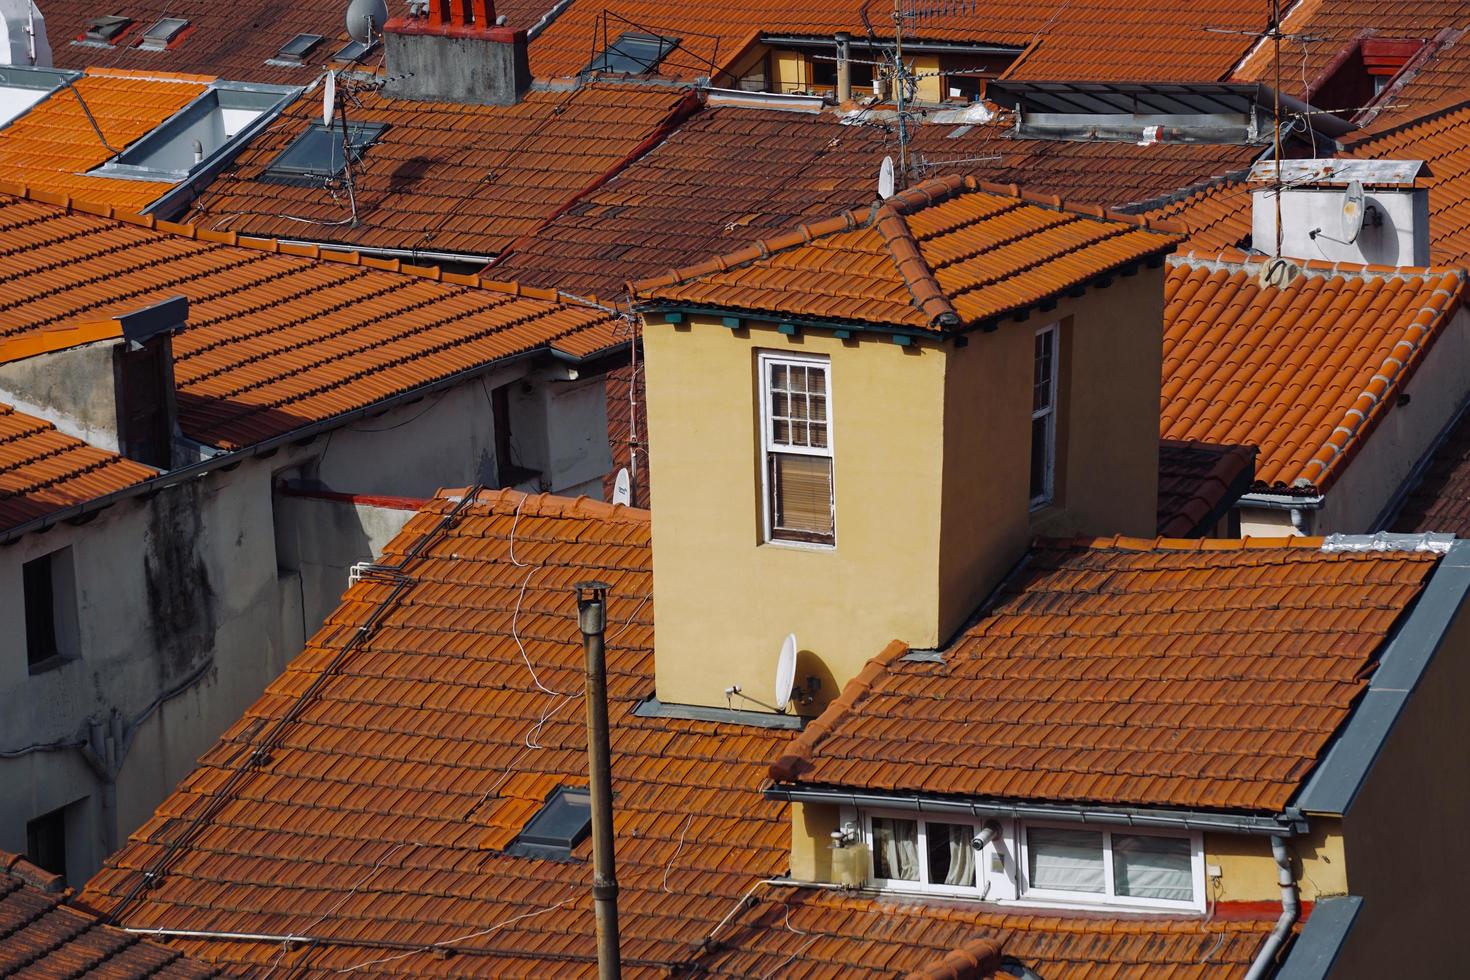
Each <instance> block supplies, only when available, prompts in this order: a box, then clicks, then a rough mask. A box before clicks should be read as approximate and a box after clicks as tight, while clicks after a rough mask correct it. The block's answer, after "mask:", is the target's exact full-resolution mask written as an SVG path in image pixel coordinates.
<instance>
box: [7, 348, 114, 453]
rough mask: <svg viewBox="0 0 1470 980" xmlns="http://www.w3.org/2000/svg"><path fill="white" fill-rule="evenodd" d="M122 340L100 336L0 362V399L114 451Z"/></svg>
mask: <svg viewBox="0 0 1470 980" xmlns="http://www.w3.org/2000/svg"><path fill="white" fill-rule="evenodd" d="M122 344H123V341H122V340H120V339H119V340H103V341H98V342H97V343H93V344H86V345H84V346H81V347H73V348H71V349H69V350H62V351H55V352H53V353H49V354H46V355H44V356H40V357H29V358H26V359H25V360H22V361H12V362H10V363H8V364H0V401H3V402H6V403H7V404H9V405H11V406H13V407H14V408H16V409H17V410H19V411H22V412H25V413H27V414H28V415H35V416H38V417H40V418H44V419H46V420H47V421H49V422H51V424H52V425H54V426H56V428H58V429H60V430H61V431H62V432H65V433H66V434H67V435H70V436H75V437H76V438H78V439H81V440H82V441H83V442H88V443H91V444H92V445H94V446H96V447H98V448H99V449H107V450H110V451H112V452H118V451H119V450H118V441H117V428H118V425H117V377H116V374H115V373H114V369H113V360H114V356H115V352H116V350H117V349H118V348H119V347H121V346H122Z"/></svg>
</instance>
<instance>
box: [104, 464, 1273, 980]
mask: <svg viewBox="0 0 1470 980" xmlns="http://www.w3.org/2000/svg"><path fill="white" fill-rule="evenodd" d="M454 496H458V495H452V496H450V497H445V498H441V499H439V500H436V501H434V502H433V503H432V504H431V505H430V506H429V507H428V508H426V509H425V510H424V511H423V512H421V513H420V514H418V515H417V516H415V517H414V518H413V519H412V520H411V521H410V522H409V524H408V525H407V526H406V527H405V528H404V531H403V533H402V534H400V535H399V537H398V538H396V539H395V540H394V541H393V542H392V543H391V544H390V545H389V547H388V548H387V550H386V553H385V555H384V556H383V559H382V561H383V562H386V563H391V564H400V563H401V566H402V572H403V575H404V577H402V578H400V577H398V576H397V575H394V574H391V573H388V572H379V573H376V574H370V575H368V576H366V577H365V578H364V579H363V580H362V581H360V582H358V583H356V584H354V585H353V586H351V587H350V588H349V590H348V592H347V593H346V595H345V597H344V601H343V604H342V606H341V607H340V608H338V610H337V611H336V612H335V613H333V614H332V615H331V616H330V617H329V618H328V620H327V622H326V624H325V625H324V626H323V627H322V629H321V630H320V631H319V632H318V633H317V635H316V636H315V637H314V638H313V639H312V641H311V642H310V644H309V645H308V646H307V648H306V650H305V651H304V652H303V653H302V654H301V655H299V656H298V657H296V658H295V659H294V660H293V661H292V663H291V664H290V666H289V667H288V668H287V670H286V672H285V673H284V674H283V675H282V676H281V677H280V678H278V679H277V680H276V681H275V682H274V683H272V684H271V685H270V687H269V688H268V689H267V690H266V692H265V694H264V695H263V696H262V697H261V698H260V699H259V700H258V701H257V702H256V703H255V704H254V705H253V706H252V707H251V708H250V709H249V710H248V711H247V712H246V714H245V716H244V717H243V718H242V719H241V720H240V721H239V722H238V723H237V724H235V725H234V726H232V727H231V728H230V729H229V730H228V731H227V732H226V733H225V734H224V735H223V736H222V738H221V740H220V741H219V743H218V744H217V745H216V746H215V747H214V748H213V749H212V750H210V751H209V752H208V753H206V754H205V755H204V757H203V758H202V759H201V761H200V765H199V768H198V769H196V770H195V772H194V773H193V774H192V775H190V776H189V777H187V778H186V779H184V780H183V781H182V782H181V783H180V784H179V786H178V788H177V790H176V791H175V793H174V794H173V795H172V796H171V797H169V799H168V800H166V801H165V802H164V803H163V805H162V806H160V807H159V809H158V811H157V813H156V814H155V815H154V816H153V818H152V819H151V820H149V821H148V822H147V823H145V824H144V825H143V826H142V827H141V828H140V829H139V830H138V831H137V832H136V833H135V834H134V835H133V838H132V840H131V841H130V843H129V844H128V845H127V846H125V847H124V848H123V849H122V850H121V851H119V852H118V853H117V854H116V855H114V856H113V857H112V858H111V859H109V861H108V863H107V865H106V867H104V869H103V870H102V871H101V872H100V873H99V874H98V875H97V876H96V877H95V878H93V880H92V881H91V882H90V883H89V885H88V887H87V892H86V895H85V897H86V899H87V901H88V902H89V903H92V905H93V906H94V907H96V908H98V909H99V910H101V911H102V912H104V913H110V914H113V915H116V916H118V917H119V918H120V920H121V921H122V922H123V923H125V924H127V925H129V926H133V927H152V928H171V929H192V930H215V931H230V932H250V933H274V934H293V935H304V936H311V937H314V938H315V939H316V940H317V941H315V942H312V943H308V944H302V945H299V946H295V947H291V948H283V947H282V945H281V943H279V942H236V941H231V940H228V939H219V940H202V939H201V940H195V939H188V938H179V939H176V940H174V941H173V942H172V945H173V946H174V948H177V949H179V950H182V951H186V952H189V953H191V954H195V955H198V956H200V957H203V958H206V959H208V960H210V961H212V962H216V963H219V964H222V965H229V966H231V967H232V968H238V969H240V970H242V971H245V970H255V971H266V970H270V969H285V970H290V971H291V975H292V976H299V977H324V976H327V975H329V974H331V973H333V971H337V970H352V971H353V972H354V973H356V974H359V975H365V976H451V975H452V976H467V975H486V976H490V975H493V976H533V975H546V974H548V973H556V974H559V975H563V974H569V975H586V974H589V973H590V972H592V971H593V970H594V962H595V949H596V946H595V939H594V929H593V912H592V907H591V901H590V894H589V890H588V887H587V882H588V877H587V876H588V863H587V862H588V858H589V853H590V847H591V842H590V841H586V842H584V843H583V844H581V845H579V846H578V847H577V848H576V849H575V850H574V852H573V858H574V859H573V861H571V862H557V861H546V860H537V859H530V858H522V857H515V856H511V855H508V854H506V853H504V851H503V849H502V848H503V846H504V844H505V842H506V841H507V840H508V839H509V835H511V834H512V833H513V832H514V831H515V830H516V829H517V827H518V826H519V825H520V824H521V822H522V821H524V819H525V817H526V816H527V815H528V814H529V813H531V812H533V811H534V810H535V809H536V808H537V807H539V806H540V804H541V802H542V801H543V800H544V798H545V796H546V793H547V791H548V789H549V788H551V787H554V786H559V785H578V784H581V783H582V782H583V781H584V780H585V759H586V751H585V735H584V733H585V728H584V725H583V721H582V718H581V714H582V712H581V707H580V705H579V704H578V698H579V692H580V690H581V683H582V661H583V654H582V648H581V638H580V633H579V631H578V629H577V625H576V617H575V608H574V603H573V599H572V596H571V594H570V591H569V589H570V587H571V585H572V584H573V583H575V582H576V581H577V580H579V579H583V578H587V577H594V576H595V577H597V578H601V579H603V580H605V581H608V582H609V583H611V585H612V591H611V594H610V608H609V630H608V644H607V649H608V667H609V671H608V692H609V702H610V705H609V707H610V711H609V717H610V723H611V743H612V759H613V780H614V791H615V793H616V794H617V797H618V808H617V814H618V816H617V856H618V877H619V885H620V889H621V890H620V895H619V905H620V908H619V913H620V918H621V926H622V952H623V956H624V963H623V969H624V973H625V975H627V976H636V977H645V976H647V977H651V976H656V975H657V976H663V975H667V972H668V968H669V967H675V968H678V969H688V970H690V971H692V972H707V973H710V974H713V975H717V976H735V975H740V976H751V975H766V974H772V975H780V974H783V973H787V974H789V973H800V972H804V971H805V972H816V971H824V972H826V973H828V974H833V975H835V974H837V973H841V975H843V976H853V977H873V978H876V977H880V976H888V977H891V976H893V975H894V974H896V973H902V972H905V971H908V970H916V969H921V968H923V967H925V966H927V965H928V964H930V963H931V962H932V961H934V960H935V959H936V958H942V957H943V956H944V955H945V954H947V953H948V952H950V951H951V950H955V949H958V948H962V947H964V946H966V945H967V944H969V943H971V942H974V941H979V940H992V941H994V942H996V943H998V944H1001V945H1002V946H1003V947H1004V949H1005V951H1006V953H1008V954H1013V955H1017V956H1019V957H1021V958H1022V959H1023V960H1024V961H1025V962H1027V963H1029V964H1031V965H1034V966H1035V968H1036V969H1038V970H1040V971H1041V972H1042V974H1043V975H1044V976H1047V977H1048V980H1076V978H1080V977H1083V976H1087V975H1089V974H1088V973H1087V971H1088V969H1090V968H1091V969H1097V968H1103V967H1106V968H1108V969H1111V970H1113V971H1114V972H1115V974H1116V975H1120V976H1122V975H1127V976H1139V977H1141V976H1144V975H1146V974H1145V972H1141V971H1146V970H1148V969H1159V968H1162V967H1164V966H1166V965H1168V966H1174V965H1177V966H1178V967H1179V968H1180V969H1181V970H1185V971H1186V972H1184V973H1181V974H1180V975H1182V976H1198V975H1203V974H1202V973H1199V972H1187V971H1190V970H1196V971H1197V970H1198V969H1199V968H1198V964H1200V963H1201V962H1202V961H1203V960H1205V959H1206V958H1207V957H1208V958H1211V962H1212V963H1218V964H1229V965H1236V966H1238V965H1239V964H1243V963H1244V962H1246V961H1247V960H1249V959H1250V957H1251V956H1252V955H1253V954H1254V952H1255V950H1256V949H1258V948H1259V946H1260V943H1261V941H1262V939H1263V938H1264V936H1265V935H1266V934H1267V932H1269V930H1270V927H1271V922H1272V920H1273V919H1274V918H1275V913H1274V912H1268V913H1266V914H1261V915H1253V916H1251V917H1250V919H1249V921H1243V922H1234V921H1232V922H1227V921H1224V919H1225V917H1224V916H1221V917H1219V919H1218V920H1217V921H1215V922H1213V923H1211V924H1210V925H1209V926H1208V927H1206V928H1201V924H1200V922H1199V921H1198V920H1197V919H1181V918H1178V917H1154V916H1142V917H1135V916H1127V917H1121V918H1120V917H1116V916H1112V917H1110V916H1107V915H1099V914H1096V913H1092V914H1088V913H1065V912H1060V913H1046V914H1040V913H1038V912H1037V911H1036V910H1034V909H1020V908H1017V909H1013V910H1006V911H1004V912H1001V911H999V910H997V908H996V907H995V906H987V905H982V904H978V903H977V904H958V903H951V902H940V903H922V902H909V901H885V900H881V899H868V898H861V897H849V896H838V895H832V894H830V893H826V892H821V891H816V890H812V889H790V890H788V889H774V888H772V887H770V886H761V887H755V886H756V883H757V882H758V881H760V880H761V879H765V878H769V877H771V876H773V875H777V874H781V873H783V872H784V871H785V870H786V868H787V861H788V856H789V847H790V834H791V827H790V815H789V812H788V809H787V807H786V806H785V804H782V803H779V802H777V801H773V800H767V799H765V798H764V797H763V796H762V795H761V793H760V789H761V787H762V786H763V784H764V782H765V777H766V774H765V769H766V767H765V762H764V760H767V759H769V758H772V757H773V756H774V754H775V752H776V751H777V749H778V748H779V746H781V745H782V744H784V743H785V742H786V741H787V740H788V739H789V737H790V734H789V732H782V731H779V730H774V729H767V728H757V727H747V726H739V725H731V724H721V723H713V722H704V721H687V720H679V719H672V718H643V717H639V716H638V715H636V714H634V712H633V709H634V707H635V705H636V704H637V703H638V702H639V701H640V700H641V699H643V698H645V697H647V696H648V695H649V694H651V693H652V691H653V659H652V658H653V650H652V642H653V618H652V614H653V607H652V605H651V604H650V603H649V602H648V596H649V593H650V589H651V587H652V574H651V560H652V559H651V546H650V537H649V524H648V515H647V513H646V512H643V511H632V510H628V509H626V508H621V507H612V506H609V505H606V504H600V503H595V502H591V501H587V500H577V501H571V500H565V499H558V498H555V497H538V496H525V495H522V494H518V493H515V492H513V491H498V492H490V493H482V494H480V495H479V496H478V498H476V499H475V500H474V501H472V502H471V503H469V504H468V505H467V506H465V507H464V508H463V509H460V510H457V511H456V510H455V508H454V499H453V497H454ZM548 692H549V693H548ZM557 692H566V693H557ZM246 759H252V760H255V762H253V763H252V764H250V765H245V766H242V760H246ZM167 842H177V846H168V844H167ZM145 870H146V871H151V872H156V875H155V877H154V878H153V879H151V880H152V885H151V886H150V887H148V888H146V889H140V888H139V886H140V885H141V883H142V881H143V873H144V871H145ZM762 888H764V890H762ZM753 889H754V890H753ZM745 897H749V898H751V899H752V901H751V902H750V903H748V904H747V903H745V902H743V901H742V899H743V898H745ZM732 911H733V912H734V914H733V915H731V917H730V920H729V922H727V923H726V924H725V926H724V927H723V928H721V930H720V931H719V934H718V935H717V936H716V937H715V938H716V941H715V942H711V943H706V942H705V940H706V938H707V937H709V936H710V935H711V933H712V932H714V931H715V929H716V927H717V926H718V925H719V924H720V923H721V920H723V919H725V917H726V916H727V914H729V913H732ZM814 936H815V937H817V938H815V939H813V938H812V937H814ZM432 943H440V944H443V946H442V947H441V949H440V950H438V951H436V950H433V949H426V948H425V947H426V946H428V945H429V944H432ZM449 953H452V955H448V956H447V957H446V955H445V954H449ZM793 964H800V969H798V968H797V967H794V966H793ZM1140 965H1141V966H1140ZM1091 975H1093V976H1096V975H1097V974H1096V973H1094V974H1091ZM1155 975H1157V974H1155Z"/></svg>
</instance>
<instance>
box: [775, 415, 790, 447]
mask: <svg viewBox="0 0 1470 980" xmlns="http://www.w3.org/2000/svg"><path fill="white" fill-rule="evenodd" d="M771 441H772V442H775V443H779V444H780V445H783V446H789V445H791V423H790V422H783V421H781V420H780V419H776V420H775V421H773V422H772V423H771Z"/></svg>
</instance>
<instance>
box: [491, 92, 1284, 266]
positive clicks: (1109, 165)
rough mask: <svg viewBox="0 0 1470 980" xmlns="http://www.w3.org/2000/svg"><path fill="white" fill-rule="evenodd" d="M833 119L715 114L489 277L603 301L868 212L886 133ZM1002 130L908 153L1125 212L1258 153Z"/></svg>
mask: <svg viewBox="0 0 1470 980" xmlns="http://www.w3.org/2000/svg"><path fill="white" fill-rule="evenodd" d="M843 118H844V117H842V116H841V115H839V114H838V113H835V112H821V113H799V112H791V111H773V110H771V109H750V108H744V107H739V106H718V105H717V106H712V107H709V108H706V109H704V110H703V111H701V112H699V113H698V114H697V115H695V116H694V117H693V118H692V119H689V120H688V121H686V122H685V123H684V124H683V125H681V126H680V127H679V129H678V130H677V131H676V132H674V133H673V134H672V135H671V136H670V137H669V138H668V139H666V140H665V141H664V142H662V143H660V144H659V145H658V146H657V147H655V148H654V149H652V150H651V151H650V152H649V153H648V154H646V155H645V156H643V157H641V158H640V159H638V160H637V161H635V162H634V163H632V164H631V165H630V166H629V167H628V168H627V169H625V170H623V171H622V172H621V173H619V174H618V175H617V176H616V177H614V178H613V179H612V180H610V181H609V182H608V183H607V184H606V185H604V186H603V187H601V188H598V189H597V190H595V191H593V192H591V193H590V194H587V195H586V196H584V197H582V198H581V199H579V200H578V201H577V203H576V204H574V205H572V206H571V207H569V208H567V209H566V210H564V211H563V212H562V213H561V214H559V215H557V217H556V218H554V219H553V220H552V221H551V222H549V223H548V224H547V225H546V226H545V227H544V228H542V229H540V230H539V231H538V232H537V233H536V234H535V235H534V236H533V237H531V238H529V239H527V240H523V241H521V242H520V243H518V245H517V246H516V249H515V251H513V252H512V253H511V254H510V255H508V256H506V257H505V258H503V259H501V260H500V261H499V262H497V263H496V265H495V266H494V271H495V274H496V275H500V276H506V277H508V278H513V279H520V280H523V281H526V282H534V283H538V284H541V285H548V286H557V287H560V288H565V289H571V290H574V291H575V290H578V289H585V290H591V291H593V292H596V293H599V294H607V295H611V294H614V293H616V292H617V291H619V290H621V289H622V286H623V284H624V283H625V282H628V281H629V280H638V279H645V278H649V277H651V276H655V275H657V274H658V273H661V272H664V271H666V270H668V269H671V268H674V267H677V266H680V265H684V264H688V263H690V262H693V261H698V260H700V259H707V258H713V257H715V256H717V255H727V254H729V253H731V252H733V251H735V250H736V249H739V248H741V247H743V246H748V245H751V244H754V243H755V242H756V241H757V240H759V239H761V238H769V237H771V236H772V235H775V234H778V233H780V232H783V231H786V230H788V229H790V228H792V227H795V226H796V225H798V224H800V223H802V222H806V221H814V220H817V219H821V218H825V217H827V216H829V215H831V214H833V213H835V212H837V211H839V210H842V209H844V208H854V207H860V206H862V205H864V204H867V203H869V202H871V201H872V199H873V195H874V190H875V188H876V175H877V172H878V166H879V164H880V163H881V162H882V160H883V157H884V156H886V155H889V154H892V153H893V152H894V142H893V140H894V136H893V132H892V127H891V125H889V124H887V123H885V122H875V123H872V124H866V125H853V124H851V123H845V122H843ZM1007 132H1008V129H1007V127H1005V126H1004V125H1003V124H1002V123H1000V122H995V123H991V124H985V125H968V124H952V123H926V124H924V125H920V126H916V127H915V128H914V141H913V147H914V152H915V153H916V155H918V157H919V158H921V159H922V160H924V161H925V168H926V171H927V172H931V173H932V172H935V171H936V170H940V171H942V172H945V173H960V174H969V175H971V176H975V177H977V178H981V179H985V180H989V181H993V182H995V183H998V184H1010V183H1016V182H1019V183H1023V184H1024V185H1025V187H1026V188H1027V189H1028V190H1029V191H1032V192H1035V193H1041V194H1060V195H1063V196H1065V197H1066V198H1067V199H1069V200H1079V201H1092V202H1099V203H1103V204H1107V205H1109V206H1117V207H1121V206H1123V205H1125V204H1130V203H1133V202H1137V201H1145V200H1148V199H1152V198H1156V197H1159V196H1160V195H1162V194H1165V193H1168V192H1170V191H1173V190H1174V189H1175V188H1177V187H1180V186H1183V185H1187V184H1190V183H1194V182H1196V181H1200V180H1203V179H1205V178H1207V177H1210V176H1214V175H1217V174H1223V173H1228V172H1233V171H1235V170H1236V169H1238V168H1239V167H1241V166H1242V165H1244V164H1245V163H1246V162H1247V161H1248V160H1249V159H1251V158H1252V157H1253V156H1254V155H1255V154H1256V153H1257V152H1258V151H1257V150H1256V149H1255V148H1252V147H1235V146H1211V145H1205V144H1181V143H1172V144H1171V143H1158V144H1155V145H1153V146H1150V147H1139V146H1136V145H1134V144H1132V143H1105V142H1096V143H1092V142H1086V141H1076V142H1057V141H1044V140H1024V139H1011V138H1009V137H1008V136H1007V135H1006V134H1007Z"/></svg>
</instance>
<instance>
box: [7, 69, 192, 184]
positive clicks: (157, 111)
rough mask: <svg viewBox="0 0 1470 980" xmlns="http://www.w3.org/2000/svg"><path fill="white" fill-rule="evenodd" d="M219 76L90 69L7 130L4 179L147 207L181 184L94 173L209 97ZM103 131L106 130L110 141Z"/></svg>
mask: <svg viewBox="0 0 1470 980" xmlns="http://www.w3.org/2000/svg"><path fill="white" fill-rule="evenodd" d="M213 80H214V79H213V78H211V77H207V76H198V75H169V74H167V73H164V74H157V73H146V72H124V71H109V70H103V69H98V68H92V69H88V71H87V73H86V74H85V75H83V76H82V77H81V78H79V79H77V80H76V81H75V82H73V83H72V84H71V86H70V87H69V88H67V87H63V88H60V89H57V90H56V91H55V92H53V93H52V94H51V95H50V97H48V98H46V99H43V100H42V101H40V102H39V103H37V104H36V105H35V106H33V107H31V110H30V111H29V112H27V113H25V114H23V115H21V116H20V117H18V118H17V119H15V120H14V121H13V122H11V123H10V125H8V126H5V127H4V128H0V177H3V178H4V179H5V180H10V181H16V182H18V183H22V184H36V185H40V186H42V187H45V188H47V189H48V190H51V191H54V192H56V193H59V194H67V195H70V196H74V197H88V198H92V199H96V200H105V201H108V202H110V203H112V204H114V205H116V206H117V207H119V208H124V209H126V210H130V211H141V210H143V209H144V208H145V207H147V206H148V205H150V204H152V203H153V202H154V201H156V200H157V199H158V198H160V197H162V196H163V195H164V194H166V193H168V191H170V190H172V189H173V186H174V185H172V184H169V183H163V182H155V181H144V180H119V179H118V178H115V177H97V176H92V175H90V174H88V173H87V171H89V170H91V169H92V168H94V167H98V166H100V165H102V164H103V163H106V162H107V161H108V160H111V159H112V158H113V157H114V156H116V155H117V154H116V152H114V151H121V150H122V149H124V148H125V147H127V145H128V144H129V143H132V142H133V141H134V140H137V139H139V138H140V137H143V136H146V135H147V134H148V133H149V132H151V131H152V130H153V129H154V128H155V127H157V126H158V125H159V124H160V123H162V122H163V121H164V120H165V119H168V118H169V117H170V116H172V115H173V114H174V113H175V112H178V111H179V110H180V109H182V108H183V107H184V106H186V105H188V104H189V103H190V102H191V101H193V100H194V99H195V98H197V97H198V96H199V95H200V94H202V93H203V92H204V90H205V89H206V88H207V87H208V86H209V83H210V82H212V81H213ZM78 94H80V99H79V98H78ZM83 101H85V103H86V110H84V109H83V108H82V102H83ZM87 111H90V112H91V114H92V119H93V120H95V121H96V124H97V128H96V129H93V128H92V123H91V122H90V121H88V119H87V115H86V112H87ZM97 130H101V131H102V135H103V137H105V138H106V141H107V142H106V143H105V144H104V143H103V141H102V140H101V139H99V138H98V136H97ZM109 147H110V148H109Z"/></svg>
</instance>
